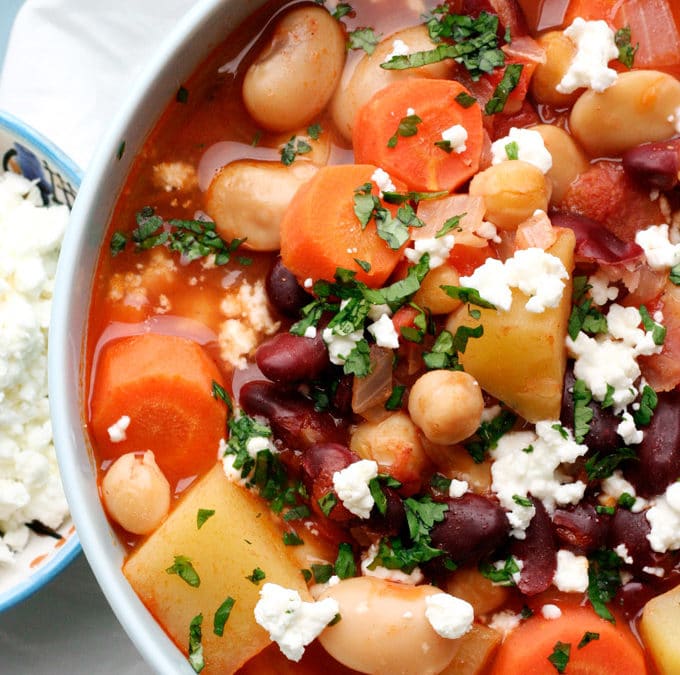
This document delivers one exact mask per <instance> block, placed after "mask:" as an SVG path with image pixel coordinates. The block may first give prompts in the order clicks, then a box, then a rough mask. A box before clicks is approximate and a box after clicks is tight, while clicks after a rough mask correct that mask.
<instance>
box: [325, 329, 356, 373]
mask: <svg viewBox="0 0 680 675" xmlns="http://www.w3.org/2000/svg"><path fill="white" fill-rule="evenodd" d="M321 336H322V338H323V341H324V342H325V343H326V346H327V347H328V358H329V359H330V362H331V363H334V364H335V365H336V366H341V365H343V363H345V361H346V360H347V358H348V357H349V355H350V354H351V353H352V350H353V349H354V348H355V347H356V345H357V342H359V340H361V339H363V337H364V331H363V329H361V328H360V329H358V330H355V331H353V332H352V333H349V334H348V335H338V334H337V333H335V328H324V329H323V333H322V334H321Z"/></svg>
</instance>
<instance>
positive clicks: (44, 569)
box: [0, 109, 82, 613]
mask: <svg viewBox="0 0 680 675" xmlns="http://www.w3.org/2000/svg"><path fill="white" fill-rule="evenodd" d="M0 129H3V130H5V131H7V132H9V133H10V134H12V135H13V136H15V137H16V138H17V139H18V140H20V141H22V142H24V143H26V144H27V145H30V146H32V148H33V149H36V150H37V151H38V152H39V153H40V154H42V155H44V156H45V157H46V158H47V159H48V160H50V161H51V162H52V163H53V164H55V165H56V166H58V167H59V169H60V170H61V172H62V173H63V174H64V176H65V178H67V179H68V180H69V181H70V182H71V183H73V185H74V186H75V187H78V186H79V185H80V181H81V177H82V171H81V170H80V168H79V167H78V166H77V164H76V163H75V162H74V161H73V160H72V159H71V158H70V157H69V156H68V155H66V154H65V153H64V151H63V150H61V149H60V148H58V147H57V146H56V145H55V144H54V143H52V141H50V140H49V139H47V138H46V137H45V136H43V135H42V134H41V133H40V132H39V131H37V130H36V129H34V128H33V127H32V126H30V125H29V124H26V123H25V122H23V121H22V120H20V119H19V118H18V117H16V116H14V115H12V114H11V113H9V112H7V111H5V110H1V109H0ZM48 353H49V348H48ZM81 550H82V547H81V545H80V540H79V539H78V534H77V532H74V533H72V534H71V535H70V536H69V537H68V539H67V540H66V542H65V543H64V544H63V545H62V546H61V547H60V548H59V549H57V550H56V551H55V552H54V553H53V554H51V555H50V556H49V558H48V560H47V561H46V562H45V563H44V564H42V565H39V566H38V567H37V568H36V570H35V571H34V572H32V573H31V574H29V576H27V577H26V578H25V579H24V580H23V581H21V582H20V583H18V584H15V585H14V586H12V587H11V588H10V589H8V590H6V591H4V592H3V593H0V613H1V612H4V611H5V610H7V609H9V608H10V607H14V605H17V604H19V603H20V602H22V601H23V600H26V599H27V598H29V597H30V596H31V595H33V594H34V593H37V592H38V591H39V590H40V589H41V588H42V587H43V586H45V585H46V584H47V583H48V582H50V581H52V580H53V579H54V578H55V577H56V576H57V575H58V574H59V573H60V572H62V571H63V570H64V569H65V568H66V567H68V565H70V564H71V562H73V560H74V559H75V557H76V556H77V555H78V554H79V553H80V552H81Z"/></svg>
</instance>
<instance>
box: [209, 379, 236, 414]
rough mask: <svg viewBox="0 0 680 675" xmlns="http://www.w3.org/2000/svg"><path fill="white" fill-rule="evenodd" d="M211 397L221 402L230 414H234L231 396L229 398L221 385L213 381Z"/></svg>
mask: <svg viewBox="0 0 680 675" xmlns="http://www.w3.org/2000/svg"><path fill="white" fill-rule="evenodd" d="M212 396H213V398H214V399H217V400H220V401H223V402H224V404H225V405H226V406H227V409H228V410H229V412H230V413H233V412H234V404H233V403H232V400H231V396H229V394H228V393H227V390H226V389H225V388H224V387H223V386H222V385H221V384H219V383H218V382H215V380H213V382H212Z"/></svg>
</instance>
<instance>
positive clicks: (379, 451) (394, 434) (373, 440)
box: [349, 412, 430, 488]
mask: <svg viewBox="0 0 680 675" xmlns="http://www.w3.org/2000/svg"><path fill="white" fill-rule="evenodd" d="M349 447H350V449H351V450H352V452H355V453H356V454H357V455H359V457H361V458H362V459H372V460H374V461H376V462H377V463H378V466H379V467H380V470H381V471H384V472H386V473H389V474H390V475H391V476H393V477H394V478H396V479H397V480H399V481H401V482H402V483H404V484H406V485H408V484H415V486H416V488H417V487H419V486H420V482H421V476H422V474H423V473H424V471H425V469H426V468H427V467H428V466H429V465H430V461H429V459H428V456H427V455H426V454H425V451H424V450H423V445H422V443H421V440H420V434H419V433H418V429H417V427H416V425H415V424H413V422H412V421H411V419H410V417H409V416H408V415H407V414H406V413H404V412H397V413H394V414H393V415H390V416H389V417H386V418H385V419H384V420H382V421H380V422H362V423H361V424H359V425H358V426H357V427H356V429H355V430H354V433H353V434H352V438H351V440H350V446H349Z"/></svg>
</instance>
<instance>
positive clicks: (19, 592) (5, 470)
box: [0, 111, 80, 612]
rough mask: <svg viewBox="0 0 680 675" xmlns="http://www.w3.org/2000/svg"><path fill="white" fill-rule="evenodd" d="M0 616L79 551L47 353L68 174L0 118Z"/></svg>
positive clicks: (31, 134) (21, 128) (69, 191)
mask: <svg viewBox="0 0 680 675" xmlns="http://www.w3.org/2000/svg"><path fill="white" fill-rule="evenodd" d="M0 158H2V170H1V171H0V239H1V240H2V246H1V247H0V612H1V611H3V610H5V609H8V608H9V607H12V606H13V605H15V604H17V603H19V602H21V601H22V600H24V599H25V598H27V597H28V596H30V595H32V594H33V593H35V592H36V591H37V590H38V589H40V588H41V587H42V586H44V585H45V584H46V583H47V582H49V581H50V580H51V579H53V578H54V577H55V576H56V575H57V574H58V573H59V572H60V571H61V570H63V569H64V568H65V567H66V566H67V565H68V564H69V563H70V562H71V561H72V560H73V559H74V558H75V557H76V555H77V554H78V553H79V552H80V543H79V541H78V537H77V536H76V533H75V528H74V526H73V523H72V520H71V517H70V514H69V508H68V504H67V501H66V497H65V494H64V490H63V488H62V484H61V479H60V475H59V467H58V464H57V459H56V454H55V451H54V444H53V441H52V426H51V422H50V410H49V397H48V385H47V348H48V342H49V325H50V311H51V300H52V293H53V290H54V283H55V274H56V269H57V260H58V257H59V251H60V247H61V240H62V238H63V235H64V232H65V230H66V225H67V223H68V219H69V215H70V209H71V206H72V204H73V202H74V200H75V196H76V192H77V189H78V186H79V184H80V171H79V169H78V167H77V166H76V165H75V164H74V163H73V162H72V161H71V160H70V159H69V158H68V157H67V156H66V155H64V153H63V152H61V151H60V150H59V149H58V148H57V147H55V146H54V145H53V144H52V143H51V142H50V141H48V140H47V139H45V138H44V137H42V136H41V135H40V134H39V133H38V132H36V131H35V130H33V129H32V128H30V127H29V126H27V125H26V124H24V123H23V122H22V121H21V120H19V119H17V118H15V117H13V116H12V115H10V114H8V113H5V112H3V111H0Z"/></svg>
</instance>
